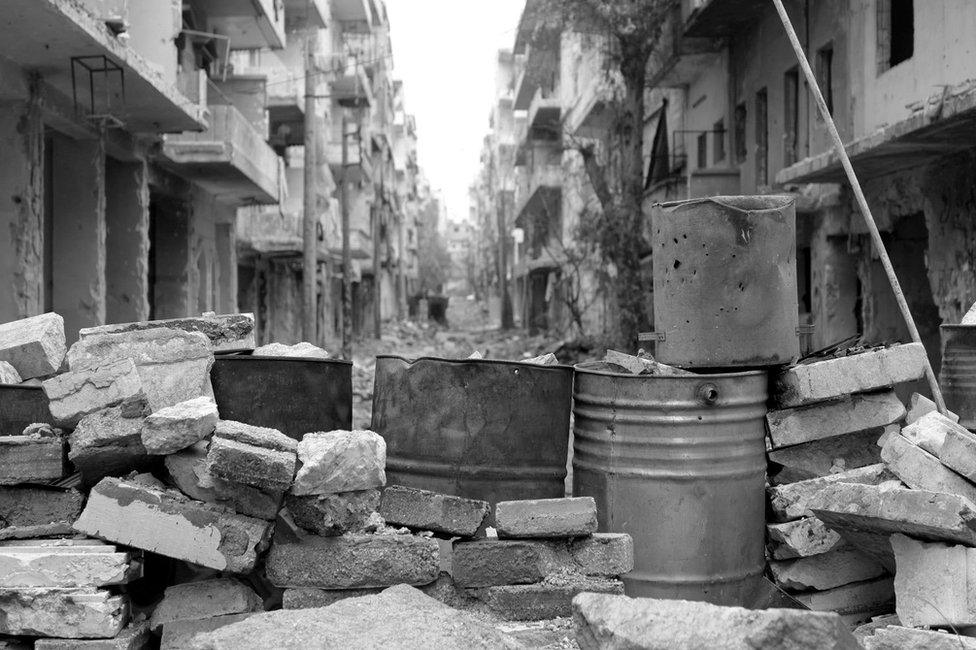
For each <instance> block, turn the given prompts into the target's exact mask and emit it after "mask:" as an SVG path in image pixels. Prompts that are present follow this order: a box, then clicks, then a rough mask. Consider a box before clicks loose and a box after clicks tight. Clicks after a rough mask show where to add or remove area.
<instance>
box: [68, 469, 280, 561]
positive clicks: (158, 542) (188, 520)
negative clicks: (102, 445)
mask: <svg viewBox="0 0 976 650" xmlns="http://www.w3.org/2000/svg"><path fill="white" fill-rule="evenodd" d="M269 529H270V524H269V523H268V522H266V521H261V520H259V519H255V518H253V517H246V516H243V515H239V514H237V513H234V512H232V511H231V510H229V509H227V508H223V507H220V506H216V505H212V504H205V503H201V502H199V501H191V500H190V499H187V498H186V497H184V496H183V495H182V494H180V493H179V492H176V491H175V490H161V489H158V488H155V487H151V486H147V485H142V484H138V483H134V482H132V481H121V480H119V479H115V478H106V479H103V480H102V481H101V482H99V484H98V485H96V486H95V487H94V488H93V489H92V491H91V493H90V495H89V497H88V503H87V504H86V506H85V509H84V511H82V513H81V517H80V518H79V519H78V521H77V522H75V530H77V531H79V532H81V533H85V534H86V535H92V536H94V537H101V538H103V539H107V540H110V541H113V542H116V543H118V544H124V545H126V546H133V547H135V548H141V549H144V550H146V551H149V552H152V553H158V554H159V555H165V556H167V557H172V558H176V559H179V560H184V561H186V562H191V563H193V564H199V565H201V566H205V567H209V568H211V569H217V570H220V571H230V572H233V573H247V572H249V571H251V570H252V569H253V568H254V563H255V562H256V560H257V555H258V553H259V552H260V551H261V550H263V549H264V547H265V545H266V543H267V539H268V536H269V532H270V531H269Z"/></svg>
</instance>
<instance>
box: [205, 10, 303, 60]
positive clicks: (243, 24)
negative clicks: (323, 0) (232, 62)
mask: <svg viewBox="0 0 976 650" xmlns="http://www.w3.org/2000/svg"><path fill="white" fill-rule="evenodd" d="M302 1H303V2H307V0H302ZM198 2H200V7H201V9H203V11H204V13H206V15H207V18H208V27H209V30H210V31H213V32H217V33H218V34H223V35H225V36H227V37H229V38H230V47H231V49H234V50H259V49H262V48H266V47H267V48H271V49H272V50H279V49H281V48H283V47H284V46H285V40H286V39H285V8H284V5H283V4H282V0H198Z"/></svg>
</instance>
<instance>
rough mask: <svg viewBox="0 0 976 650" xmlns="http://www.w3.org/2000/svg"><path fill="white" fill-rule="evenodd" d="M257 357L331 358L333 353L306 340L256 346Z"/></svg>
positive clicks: (255, 353) (255, 354)
mask: <svg viewBox="0 0 976 650" xmlns="http://www.w3.org/2000/svg"><path fill="white" fill-rule="evenodd" d="M252 354H253V355H254V356H256V357H291V358H297V359H331V358H332V357H331V355H329V353H328V352H327V351H325V350H323V349H322V348H320V347H318V346H317V345H312V344H311V343H308V342H306V341H302V342H301V343H296V344H295V345H285V344H283V343H268V344H267V345H262V346H261V347H259V348H256V349H255V350H254V352H253V353H252Z"/></svg>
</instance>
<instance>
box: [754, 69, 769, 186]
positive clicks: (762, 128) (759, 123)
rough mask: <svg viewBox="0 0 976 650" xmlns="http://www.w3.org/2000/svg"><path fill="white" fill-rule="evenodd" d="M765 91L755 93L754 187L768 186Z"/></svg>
mask: <svg viewBox="0 0 976 650" xmlns="http://www.w3.org/2000/svg"><path fill="white" fill-rule="evenodd" d="M767 108H768V101H767V95H766V89H765V88H763V89H762V90H760V91H759V92H757V93H756V185H757V186H761V185H768V184H769V115H768V113H767Z"/></svg>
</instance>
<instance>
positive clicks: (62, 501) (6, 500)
mask: <svg viewBox="0 0 976 650" xmlns="http://www.w3.org/2000/svg"><path fill="white" fill-rule="evenodd" d="M83 502H84V497H83V496H82V494H81V492H79V491H77V490H73V489H70V490H62V489H46V488H40V487H28V486H23V487H0V540H2V539H24V538H32V537H49V536H55V535H70V534H71V533H72V529H71V525H72V524H73V523H74V521H75V519H77V518H78V515H80V514H81V506H82V503H83Z"/></svg>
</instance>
